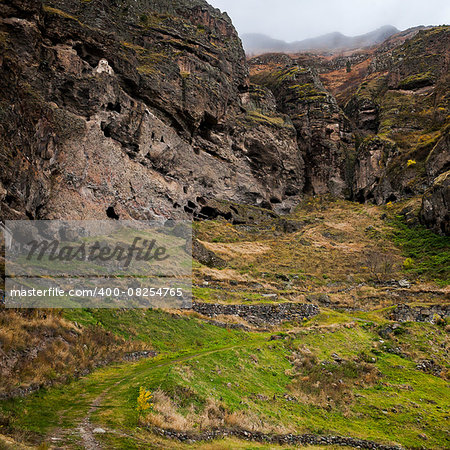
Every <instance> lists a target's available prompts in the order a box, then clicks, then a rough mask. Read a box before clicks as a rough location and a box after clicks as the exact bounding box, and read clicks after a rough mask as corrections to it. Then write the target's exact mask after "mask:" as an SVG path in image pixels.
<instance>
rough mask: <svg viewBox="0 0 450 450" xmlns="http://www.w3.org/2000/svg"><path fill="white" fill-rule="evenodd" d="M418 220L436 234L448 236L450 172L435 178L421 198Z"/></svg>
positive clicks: (449, 223) (449, 227)
mask: <svg viewBox="0 0 450 450" xmlns="http://www.w3.org/2000/svg"><path fill="white" fill-rule="evenodd" d="M420 220H421V221H422V223H423V224H424V225H426V226H427V227H429V228H431V229H432V230H433V231H435V232H436V233H439V234H446V235H450V171H447V172H445V173H443V174H442V175H440V176H439V177H437V178H436V180H435V181H434V183H433V186H431V188H430V189H429V190H428V191H427V192H426V193H425V195H424V196H423V200H422V209H421V211H420Z"/></svg>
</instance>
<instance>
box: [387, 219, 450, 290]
mask: <svg viewBox="0 0 450 450" xmlns="http://www.w3.org/2000/svg"><path fill="white" fill-rule="evenodd" d="M390 224H391V225H392V226H393V228H394V229H393V232H392V237H393V240H394V242H395V243H396V244H397V245H399V246H400V247H401V249H402V250H403V253H404V255H405V257H406V258H411V259H412V263H411V262H410V261H408V264H407V265H406V266H407V267H406V268H404V270H405V271H406V272H407V273H410V274H413V275H417V276H420V277H422V278H425V279H427V280H433V281H436V282H437V283H439V284H440V285H443V286H448V285H449V284H450V238H449V237H448V236H440V235H438V234H435V233H433V232H432V231H430V230H428V229H426V228H425V227H423V226H421V225H416V226H413V227H410V226H408V225H407V224H406V223H405V222H404V219H403V218H402V217H401V216H396V217H393V218H392V219H391V220H390Z"/></svg>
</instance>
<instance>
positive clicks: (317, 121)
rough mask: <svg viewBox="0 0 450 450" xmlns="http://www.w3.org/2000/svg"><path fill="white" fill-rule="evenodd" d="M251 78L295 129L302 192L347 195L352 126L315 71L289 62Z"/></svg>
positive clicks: (348, 193)
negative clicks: (302, 168)
mask: <svg viewBox="0 0 450 450" xmlns="http://www.w3.org/2000/svg"><path fill="white" fill-rule="evenodd" d="M252 80H253V82H255V83H258V84H261V85H263V86H266V87H267V88H269V89H270V90H271V91H272V92H273V93H274V95H275V98H276V100H277V105H278V108H279V110H280V111H281V112H283V113H285V114H287V115H288V116H289V117H290V118H291V120H292V122H293V124H294V126H295V129H296V130H297V137H298V144H299V151H300V153H301V155H302V156H303V160H304V161H305V192H306V193H309V194H313V195H318V194H325V193H331V194H333V195H335V196H340V197H343V196H350V191H349V185H350V179H351V175H350V174H349V173H348V169H349V164H350V161H351V157H352V151H353V149H354V140H353V135H352V127H351V125H350V122H349V121H348V120H347V118H346V117H345V115H344V113H343V112H342V110H341V109H340V108H339V106H338V105H337V103H336V100H335V99H334V97H333V96H332V95H331V94H329V93H328V92H327V91H326V90H325V89H324V87H323V85H322V83H321V82H320V80H319V77H318V75H317V72H316V71H315V70H314V69H310V68H304V67H300V66H297V65H292V66H290V67H288V68H286V69H283V70H276V71H271V72H261V73H259V74H257V75H254V76H253V77H252Z"/></svg>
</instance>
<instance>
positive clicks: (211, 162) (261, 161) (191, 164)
mask: <svg viewBox="0 0 450 450" xmlns="http://www.w3.org/2000/svg"><path fill="white" fill-rule="evenodd" d="M0 12H1V16H2V19H1V22H0V31H1V35H0V36H1V39H0V46H1V61H2V65H1V69H0V72H1V73H0V75H1V76H0V79H1V81H0V85H1V89H0V90H1V98H0V127H1V133H0V136H1V138H0V158H1V160H0V164H1V166H2V168H3V169H4V170H3V171H2V175H1V180H0V181H1V183H2V186H4V188H5V190H6V192H5V193H4V195H3V194H2V197H3V201H2V206H1V207H2V216H3V218H19V217H29V218H59V217H69V216H70V218H72V219H77V218H78V219H82V218H106V217H111V218H129V217H132V218H141V219H145V218H154V217H160V216H164V217H167V216H190V215H192V212H193V210H194V209H196V208H199V209H201V205H202V204H203V203H205V202H206V201H207V200H208V199H215V198H222V199H225V200H233V201H235V202H238V203H244V204H253V205H262V206H265V207H266V208H273V209H280V210H289V209H290V208H291V207H292V206H293V205H294V204H295V203H296V202H297V201H298V200H297V201H296V198H298V196H299V195H300V193H301V191H302V186H303V183H304V175H303V161H302V158H301V155H300V154H299V152H298V145H297V136H296V131H295V129H294V127H293V125H292V123H291V122H290V121H289V120H288V119H287V118H285V117H284V116H282V115H280V114H279V113H277V112H276V111H275V109H274V107H273V105H272V106H271V101H273V99H271V98H269V97H270V95H269V97H268V98H263V97H264V96H261V95H260V94H259V93H255V92H252V90H251V89H250V88H249V81H248V73H247V65H246V62H245V55H244V52H243V50H242V47H241V43H240V40H239V38H238V36H237V34H236V31H235V30H234V28H233V26H232V24H231V21H230V19H229V18H228V16H226V15H225V14H222V13H220V11H218V10H216V9H214V8H212V7H210V6H209V5H208V4H207V3H206V2H204V1H202V0H179V1H176V2H166V1H162V0H152V1H151V2H146V1H143V0H142V1H138V2H120V3H112V2H109V3H108V2H100V1H92V2H79V1H75V0H57V1H51V2H48V3H46V5H45V6H42V4H41V3H40V2H38V1H31V0H28V1H21V0H13V1H11V2H8V4H4V3H2V4H1V5H0ZM255 97H258V98H257V99H255ZM16 130H20V133H17V132H16Z"/></svg>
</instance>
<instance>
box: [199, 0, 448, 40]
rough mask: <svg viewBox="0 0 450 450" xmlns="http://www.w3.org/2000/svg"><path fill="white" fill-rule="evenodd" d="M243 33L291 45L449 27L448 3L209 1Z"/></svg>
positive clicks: (392, 0)
mask: <svg viewBox="0 0 450 450" xmlns="http://www.w3.org/2000/svg"><path fill="white" fill-rule="evenodd" d="M207 1H208V2H209V3H210V4H212V5H213V6H215V7H216V8H219V9H221V10H222V11H226V12H227V13H228V14H229V16H230V17H231V18H232V19H233V23H234V24H235V26H236V28H237V29H238V31H239V32H240V33H241V34H242V33H264V34H267V35H269V36H271V37H273V38H277V39H283V40H286V41H295V40H300V39H305V38H310V37H315V36H319V35H321V34H325V33H330V32H333V31H339V32H341V33H344V34H346V35H348V36H355V35H358V34H363V33H366V32H368V31H372V30H374V29H376V28H378V27H380V26H383V25H394V26H395V27H397V28H399V29H406V28H409V27H413V26H416V25H441V24H444V23H445V24H448V23H450V2H449V1H448V0H427V1H424V0H370V1H369V0H312V1H311V0H207Z"/></svg>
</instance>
